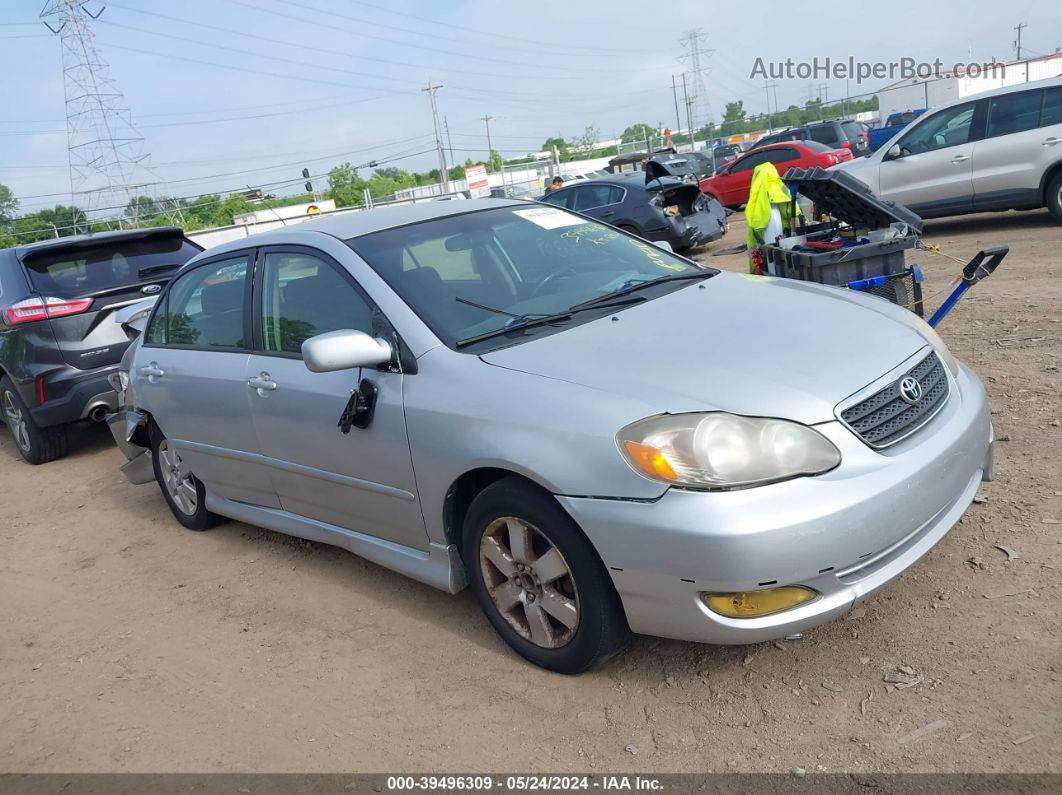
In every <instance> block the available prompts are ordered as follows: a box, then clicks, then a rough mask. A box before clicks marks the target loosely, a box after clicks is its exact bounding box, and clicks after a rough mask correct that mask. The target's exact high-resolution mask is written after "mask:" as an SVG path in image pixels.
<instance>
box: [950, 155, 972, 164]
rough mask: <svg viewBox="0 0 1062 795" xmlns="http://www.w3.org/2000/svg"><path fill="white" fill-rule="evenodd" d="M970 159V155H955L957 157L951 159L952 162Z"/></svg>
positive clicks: (962, 161)
mask: <svg viewBox="0 0 1062 795" xmlns="http://www.w3.org/2000/svg"><path fill="white" fill-rule="evenodd" d="M969 159H970V157H969V155H955V157H953V158H952V159H951V162H952V163H965V162H966V161H967V160H969Z"/></svg>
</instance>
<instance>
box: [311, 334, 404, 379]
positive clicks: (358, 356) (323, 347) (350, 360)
mask: <svg viewBox="0 0 1062 795" xmlns="http://www.w3.org/2000/svg"><path fill="white" fill-rule="evenodd" d="M393 356H394V351H393V350H391V344H390V343H388V342H385V341H384V340H381V339H375V338H373V337H370V336H369V335H368V334H366V333H365V332H364V331H354V330H353V329H340V330H339V331H329V332H327V333H326V334H318V335H317V336H316V337H310V338H309V339H308V340H306V341H305V342H304V343H302V360H303V362H304V363H305V365H306V369H307V370H309V371H310V372H311V373H331V372H335V371H336V370H351V369H353V368H355V367H375V366H377V365H379V364H383V363H385V362H389V361H391V359H392V357H393Z"/></svg>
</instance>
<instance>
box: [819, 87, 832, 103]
mask: <svg viewBox="0 0 1062 795" xmlns="http://www.w3.org/2000/svg"><path fill="white" fill-rule="evenodd" d="M819 99H821V100H822V104H823V105H824V106H825V105H826V104H827V103H828V102H829V101H830V86H829V85H828V84H827V83H819Z"/></svg>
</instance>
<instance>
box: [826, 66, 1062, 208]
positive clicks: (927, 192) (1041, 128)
mask: <svg viewBox="0 0 1062 795" xmlns="http://www.w3.org/2000/svg"><path fill="white" fill-rule="evenodd" d="M835 168H839V169H842V170H844V171H847V172H848V173H850V174H852V175H853V176H856V177H858V178H859V179H861V180H862V181H863V182H865V183H867V184H868V185H869V186H870V187H871V189H872V190H873V191H874V192H875V193H877V194H878V195H879V196H881V197H882V198H885V199H892V200H893V201H897V202H899V203H901V204H905V205H907V206H908V207H909V208H911V209H912V210H914V211H915V212H916V213H918V214H919V215H921V216H922V217H923V218H939V217H941V216H945V215H965V214H967V213H980V212H989V211H997V210H1033V209H1037V208H1039V207H1047V209H1048V210H1050V211H1051V214H1052V215H1053V216H1054V217H1055V218H1056V219H1057V220H1059V221H1062V77H1055V78H1051V79H1050V80H1040V81H1037V82H1034V83H1021V84H1019V85H1016V86H1009V87H1007V88H1001V89H998V90H996V91H989V92H986V93H984V94H978V95H977V96H975V97H969V98H966V99H964V100H962V101H960V102H956V103H955V104H952V105H949V106H947V107H944V108H939V109H936V110H933V111H930V112H929V113H926V114H925V115H923V116H922V117H920V118H918V119H916V120H915V121H914V122H912V123H911V124H910V125H909V126H907V127H905V128H904V129H903V130H901V131H900V132H899V133H898V134H897V135H896V136H895V137H894V138H892V139H891V140H890V141H889V142H888V143H886V144H885V145H884V146H882V147H881V148H880V149H878V150H877V151H876V152H874V153H873V154H871V155H869V156H867V157H865V158H858V159H856V160H852V161H848V162H845V163H841V164H840V165H837V166H835Z"/></svg>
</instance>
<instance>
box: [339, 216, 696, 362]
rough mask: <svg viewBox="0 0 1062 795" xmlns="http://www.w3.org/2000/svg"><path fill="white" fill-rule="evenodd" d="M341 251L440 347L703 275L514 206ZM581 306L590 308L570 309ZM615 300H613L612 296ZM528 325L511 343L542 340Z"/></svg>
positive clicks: (643, 247) (372, 238) (661, 253)
mask: <svg viewBox="0 0 1062 795" xmlns="http://www.w3.org/2000/svg"><path fill="white" fill-rule="evenodd" d="M347 243H348V245H349V246H350V247H351V248H352V249H354V251H355V252H356V253H357V254H358V255H359V256H360V257H361V258H362V259H364V260H365V261H366V262H367V263H368V264H369V266H370V267H372V268H373V269H374V270H375V271H376V272H377V273H378V274H380V276H381V277H382V278H383V279H384V280H385V281H386V282H387V283H388V284H389V285H390V286H391V288H392V289H393V290H394V291H395V292H396V293H398V295H399V296H400V297H401V298H402V299H403V300H404V301H405V302H406V303H407V304H409V305H410V307H412V308H413V310H414V311H415V312H416V313H417V314H418V315H419V316H420V318H421V319H422V320H424V322H425V323H427V324H428V326H429V327H430V328H431V329H432V331H434V332H435V334H436V335H437V336H438V337H439V338H440V339H441V340H442V341H443V342H444V343H445V344H446V345H448V346H450V347H452V348H457V347H459V345H460V344H461V343H462V342H467V341H468V340H472V339H474V338H480V337H482V336H483V335H490V334H492V333H495V332H504V331H505V330H506V329H512V330H514V331H515V330H516V329H518V328H522V327H523V326H524V324H526V323H528V322H529V321H530V322H533V321H535V320H536V319H538V320H541V319H542V318H546V317H550V316H553V315H562V314H565V313H567V312H569V311H570V310H572V309H573V308H574V309H575V313H573V314H572V315H571V316H570V317H567V318H566V319H565V320H564V321H563V322H566V323H576V322H582V321H584V320H592V319H594V318H595V317H598V316H599V315H600V313H601V312H607V311H612V312H614V311H616V307H614V306H610V304H609V300H608V296H610V294H612V293H620V292H621V291H622V292H625V293H626V291H629V290H630V289H631V288H632V287H635V286H636V285H639V284H642V283H645V282H648V281H650V280H656V279H660V278H661V277H675V276H679V277H683V278H679V279H674V280H672V281H669V282H667V283H661V284H660V286H659V287H658V286H655V285H654V286H651V287H649V288H647V289H642V290H639V291H638V292H634V293H627V294H625V295H624V296H623V299H624V301H625V303H635V302H638V301H641V300H650V299H652V298H655V297H657V296H658V295H659V294H660V293H662V292H665V291H669V290H672V289H679V288H680V287H682V286H685V285H687V284H690V283H692V281H693V279H692V278H688V277H689V276H690V274H692V275H694V276H696V275H705V276H707V275H711V274H713V273H715V271H713V270H710V269H705V268H701V267H699V266H697V265H695V264H694V263H692V262H689V261H688V260H684V259H682V258H680V257H676V256H674V255H672V254H670V253H668V252H667V251H665V250H662V249H659V248H657V247H656V246H654V245H652V244H651V243H647V242H646V241H644V240H642V239H640V238H637V237H633V236H632V235H628V234H626V233H624V232H621V231H619V230H618V229H615V228H613V227H611V226H606V225H605V224H600V223H597V222H595V221H591V220H588V219H586V218H582V217H580V216H578V215H574V214H572V213H569V212H566V211H564V210H562V209H560V208H556V207H549V206H533V205H518V206H509V207H499V208H496V209H490V210H480V211H476V212H470V213H465V214H461V215H453V216H448V217H445V218H438V219H435V220H431V221H425V222H422V223H418V224H412V225H409V226H403V227H398V228H395V229H388V230H384V231H381V232H374V233H372V234H368V235H364V236H362V237H358V238H354V239H352V240H349V241H347ZM595 299H600V309H598V306H599V305H598V304H597V303H591V304H590V306H592V307H593V308H594V309H593V311H586V310H585V307H579V305H584V304H587V302H594V301H595ZM616 300H617V302H619V301H620V300H621V299H620V298H619V297H617V299H616ZM557 328H558V326H556V325H545V324H541V325H532V326H529V327H528V328H527V329H526V330H525V331H523V332H522V334H521V336H520V337H516V338H515V339H512V340H510V339H509V338H508V337H506V339H504V340H502V341H503V342H504V343H505V344H511V342H513V341H517V340H519V339H523V338H526V336H528V335H530V334H531V333H549V332H550V331H555V330H556V329H557Z"/></svg>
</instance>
